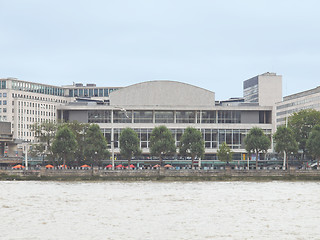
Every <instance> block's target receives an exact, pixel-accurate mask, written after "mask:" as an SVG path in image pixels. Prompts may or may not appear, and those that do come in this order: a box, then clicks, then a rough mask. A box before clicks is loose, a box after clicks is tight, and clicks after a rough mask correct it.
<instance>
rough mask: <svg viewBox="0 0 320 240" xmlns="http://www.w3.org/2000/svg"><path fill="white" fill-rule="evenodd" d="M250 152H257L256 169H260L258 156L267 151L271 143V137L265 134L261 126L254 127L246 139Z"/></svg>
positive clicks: (247, 148)
mask: <svg viewBox="0 0 320 240" xmlns="http://www.w3.org/2000/svg"><path fill="white" fill-rule="evenodd" d="M244 143H245V146H246V150H247V152H248V153H255V154H256V169H258V158H259V153H260V152H267V150H268V148H269V147H270V145H271V142H270V139H269V138H268V137H267V136H266V135H265V134H264V132H263V131H262V129H261V128H258V127H253V128H251V129H250V131H249V133H248V135H247V136H246V138H245V139H244Z"/></svg>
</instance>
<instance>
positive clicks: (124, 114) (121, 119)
mask: <svg viewBox="0 0 320 240" xmlns="http://www.w3.org/2000/svg"><path fill="white" fill-rule="evenodd" d="M111 111H112V110H106V111H93V110H89V111H88V114H89V115H88V117H89V122H95V123H109V122H111V117H110V116H111ZM100 112H108V115H106V114H100ZM97 113H99V114H97ZM241 114H245V120H244V123H255V124H271V123H272V112H271V111H253V112H252V114H251V115H250V116H251V117H252V119H253V120H252V122H250V121H249V120H248V119H247V117H248V111H244V112H243V111H241V110H239V111H238V110H219V111H157V110H156V111H152V110H128V111H126V110H125V111H124V110H123V111H122V110H113V123H160V124H161V123H163V124H166V123H175V124H236V123H241ZM94 116H96V117H95V119H94ZM100 116H102V117H100ZM106 116H107V117H106Z"/></svg>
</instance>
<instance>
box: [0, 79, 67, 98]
mask: <svg viewBox="0 0 320 240" xmlns="http://www.w3.org/2000/svg"><path fill="white" fill-rule="evenodd" d="M3 82H5V81H2V84H1V87H2V88H7V85H6V83H3ZM11 88H12V89H13V90H20V91H26V92H33V93H43V94H47V95H54V96H64V89H63V88H59V87H54V86H47V85H41V84H36V83H28V82H23V81H16V80H12V85H11Z"/></svg>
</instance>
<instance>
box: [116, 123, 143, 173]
mask: <svg viewBox="0 0 320 240" xmlns="http://www.w3.org/2000/svg"><path fill="white" fill-rule="evenodd" d="M120 154H121V156H122V157H124V158H126V159H128V166H129V165H130V164H131V159H132V157H133V156H138V155H140V154H141V149H140V140H139V137H138V134H137V133H136V132H135V131H133V130H132V129H131V128H125V129H124V130H123V131H122V132H121V135H120ZM128 169H129V168H128Z"/></svg>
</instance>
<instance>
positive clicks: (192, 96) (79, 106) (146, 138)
mask: <svg viewBox="0 0 320 240" xmlns="http://www.w3.org/2000/svg"><path fill="white" fill-rule="evenodd" d="M272 116H273V106H259V104H258V103H245V102H243V101H242V100H240V101H236V100H234V101H223V102H216V101H215V94H214V92H211V91H208V90H205V89H202V88H199V87H196V86H192V85H189V84H185V83H181V82H175V81H149V82H143V83H138V84H134V85H131V86H128V87H124V88H121V89H119V90H118V91H115V92H112V93H111V94H110V96H109V102H99V101H98V102H85V101H76V102H69V103H67V104H61V105H59V106H58V107H57V117H58V119H60V120H63V121H74V120H77V121H80V122H83V123H97V124H98V125H99V126H100V128H101V130H102V132H103V134H104V136H105V138H106V139H107V141H108V143H109V144H110V143H112V144H113V145H114V152H115V153H116V154H119V152H120V150H119V137H120V134H121V131H122V130H123V129H124V128H126V127H130V128H132V129H134V130H135V131H136V132H137V134H138V136H139V138H140V147H141V148H142V151H143V154H144V155H145V156H148V155H149V146H150V145H149V144H150V135H151V132H152V130H153V128H154V127H156V126H160V125H165V126H167V127H168V128H169V129H170V130H171V132H172V134H173V136H174V139H175V143H176V146H179V141H180V138H181V136H182V134H183V132H184V130H185V129H186V128H187V127H189V126H190V127H194V128H196V129H199V130H200V131H201V132H202V134H203V138H204V141H205V155H206V159H212V160H214V159H216V154H217V150H218V149H219V146H220V144H222V143H223V142H226V143H227V144H228V145H229V146H230V147H231V148H232V150H233V151H234V152H235V158H237V159H245V158H246V151H245V148H244V138H245V136H246V134H247V133H248V131H249V130H250V129H251V128H252V127H260V128H262V129H263V130H264V131H265V133H266V134H268V135H271V134H272V132H273V131H274V128H273V123H274V119H273V117H272ZM110 147H111V145H110Z"/></svg>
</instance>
